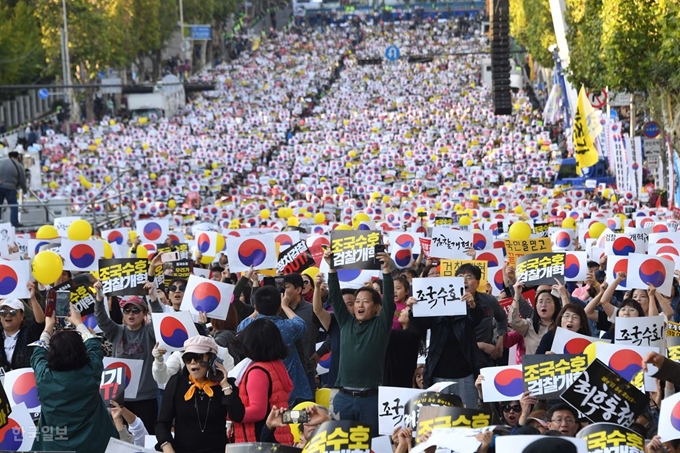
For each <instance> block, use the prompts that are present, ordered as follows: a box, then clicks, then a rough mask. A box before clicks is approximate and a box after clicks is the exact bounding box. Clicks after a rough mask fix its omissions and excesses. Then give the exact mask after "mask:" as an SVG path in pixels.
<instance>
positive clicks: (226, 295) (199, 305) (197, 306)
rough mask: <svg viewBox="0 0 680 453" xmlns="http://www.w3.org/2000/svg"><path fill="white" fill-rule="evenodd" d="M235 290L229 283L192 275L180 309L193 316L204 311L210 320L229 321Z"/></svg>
mask: <svg viewBox="0 0 680 453" xmlns="http://www.w3.org/2000/svg"><path fill="white" fill-rule="evenodd" d="M234 288H236V287H235V286H234V285H230V284H228V283H222V282H216V281H215V280H210V279H207V278H201V277H198V276H196V275H190V276H189V281H188V282H187V287H186V290H185V291H184V297H183V298H182V305H181V306H180V309H181V310H188V311H189V312H191V313H193V314H198V312H201V311H203V312H205V313H206V315H207V316H208V317H209V318H216V319H223V320H224V319H227V312H228V311H229V304H231V299H232V298H233V296H234Z"/></svg>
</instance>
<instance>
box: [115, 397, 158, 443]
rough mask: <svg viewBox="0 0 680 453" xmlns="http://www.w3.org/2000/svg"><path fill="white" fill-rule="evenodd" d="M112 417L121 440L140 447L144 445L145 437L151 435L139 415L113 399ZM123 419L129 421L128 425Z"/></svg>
mask: <svg viewBox="0 0 680 453" xmlns="http://www.w3.org/2000/svg"><path fill="white" fill-rule="evenodd" d="M111 418H113V424H114V425H116V429H117V430H118V437H120V440H122V441H125V442H127V443H130V444H135V445H137V446H138V447H143V446H144V438H145V437H146V436H148V435H149V432H148V431H147V430H146V427H144V423H142V420H141V419H140V418H139V417H137V416H136V415H135V414H133V413H132V412H130V410H129V409H128V408H126V407H122V406H120V405H119V404H118V403H117V402H115V401H111ZM123 421H125V423H127V427H126V426H125V423H123Z"/></svg>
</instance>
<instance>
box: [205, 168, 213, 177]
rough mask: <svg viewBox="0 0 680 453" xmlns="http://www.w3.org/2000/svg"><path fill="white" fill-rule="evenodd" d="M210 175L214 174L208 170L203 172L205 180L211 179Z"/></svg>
mask: <svg viewBox="0 0 680 453" xmlns="http://www.w3.org/2000/svg"><path fill="white" fill-rule="evenodd" d="M210 175H212V172H211V171H210V170H208V169H205V170H203V177H204V178H209V177H210Z"/></svg>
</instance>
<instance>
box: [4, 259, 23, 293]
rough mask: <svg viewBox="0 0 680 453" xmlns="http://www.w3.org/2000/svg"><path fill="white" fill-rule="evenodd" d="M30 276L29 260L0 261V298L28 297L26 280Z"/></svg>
mask: <svg viewBox="0 0 680 453" xmlns="http://www.w3.org/2000/svg"><path fill="white" fill-rule="evenodd" d="M30 277H31V264H30V261H1V262H0V299H9V298H10V297H12V298H17V299H28V298H29V297H30V293H29V291H28V286H26V285H28V282H29V281H30Z"/></svg>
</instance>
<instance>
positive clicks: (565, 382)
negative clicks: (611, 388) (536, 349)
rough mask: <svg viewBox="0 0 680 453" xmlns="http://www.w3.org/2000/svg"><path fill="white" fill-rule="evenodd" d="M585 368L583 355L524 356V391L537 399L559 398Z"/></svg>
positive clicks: (586, 362)
mask: <svg viewBox="0 0 680 453" xmlns="http://www.w3.org/2000/svg"><path fill="white" fill-rule="evenodd" d="M587 366H588V360H587V358H586V356H585V355H569V354H533V355H525V356H524V357H522V374H523V379H524V389H525V390H526V391H528V392H530V393H531V395H532V396H535V397H537V398H538V399H546V400H549V399H556V398H559V397H560V395H561V394H562V392H563V391H564V390H565V389H567V388H568V387H569V386H571V384H572V383H573V382H574V380H575V379H576V378H578V377H579V376H580V375H581V373H582V372H583V371H585V369H586V367H587Z"/></svg>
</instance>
